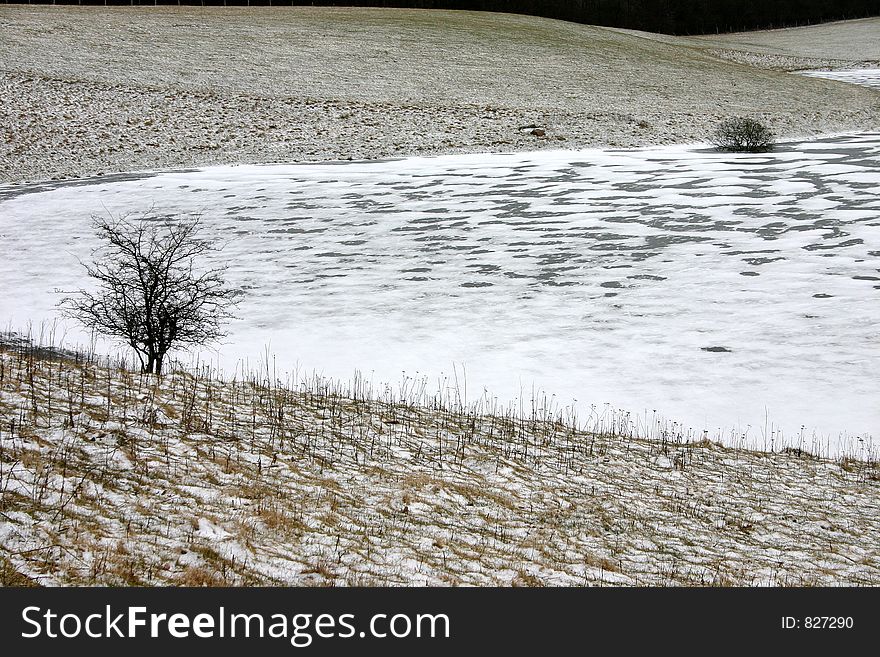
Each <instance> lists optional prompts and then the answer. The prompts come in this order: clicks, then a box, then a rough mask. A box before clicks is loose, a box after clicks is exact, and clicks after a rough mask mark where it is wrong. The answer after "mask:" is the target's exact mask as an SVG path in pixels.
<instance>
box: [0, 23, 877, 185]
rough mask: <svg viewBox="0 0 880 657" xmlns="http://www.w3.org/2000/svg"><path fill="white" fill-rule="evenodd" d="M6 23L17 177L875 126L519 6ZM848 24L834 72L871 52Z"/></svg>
mask: <svg viewBox="0 0 880 657" xmlns="http://www.w3.org/2000/svg"><path fill="white" fill-rule="evenodd" d="M857 23H858V24H859V25H861V23H859V22H857ZM877 24H878V23H877V21H873V22H871V21H868V22H866V23H865V25H866V26H867V27H866V29H867V32H866V34H867V33H868V32H870V30H871V26H874V28H876V25H877ZM847 25H849V24H847ZM819 27H822V26H819ZM811 29H818V28H806V29H805V30H801V31H797V30H795V31H793V32H794V33H795V35H794V36H792V37H789V40H788V42H787V43H788V45H789V47H788V49H787V53H788V54H787V55H786V56H788V57H791V56H793V55H792V53H797V52H798V50H799V49H800V48H801V47H802V46H804V44H810V43H812V42H813V41H814V39H813V37H812V34H813V33H812V32H810V30H811ZM860 29H861V28H860ZM0 31H2V33H3V35H4V38H3V40H2V41H0V97H2V101H3V102H2V103H0V125H2V126H4V130H5V134H6V135H7V139H5V140H0V180H5V181H19V180H26V179H30V180H34V179H45V178H51V177H60V176H82V175H93V174H95V173H98V172H109V171H130V170H136V169H149V168H163V167H187V166H193V165H205V164H212V163H236V162H278V161H301V160H327V159H346V158H354V159H363V158H385V157H398V156H405V155H416V154H418V155H424V154H431V153H445V152H474V151H478V152H491V151H513V150H528V149H542V148H579V147H586V146H599V145H606V146H624V147H631V146H638V145H645V144H659V143H670V142H699V141H704V140H705V139H707V137H708V136H709V135H710V134H711V132H712V130H713V129H714V128H715V126H717V124H718V123H719V122H720V121H721V120H722V119H724V118H726V117H729V116H735V115H750V116H755V117H757V118H760V119H763V120H765V121H766V122H768V123H769V124H770V125H771V127H772V128H773V129H774V130H776V132H777V133H779V134H780V135H783V136H799V135H810V134H816V133H821V132H841V131H846V130H869V129H873V128H876V125H877V122H878V119H880V95H878V94H877V92H876V91H873V90H870V89H864V88H859V87H856V86H854V85H846V84H842V83H838V82H831V81H827V80H818V79H812V78H806V77H804V76H796V75H790V74H788V73H786V72H784V71H779V70H770V69H767V68H759V67H755V66H752V65H747V64H751V63H753V62H751V61H749V62H747V63H746V64H744V63H741V62H740V61H730V60H729V59H725V58H724V57H723V56H719V54H722V55H723V53H720V51H730V50H736V51H737V52H740V51H745V52H752V51H751V50H749V47H748V46H747V45H746V46H740V45H737V46H735V47H734V46H731V45H730V44H729V43H727V42H724V43H722V44H719V43H716V42H714V41H710V42H704V41H703V40H700V39H685V38H676V37H659V36H657V35H651V34H648V33H645V32H632V31H627V30H617V29H612V28H599V27H591V26H586V25H577V24H574V23H566V22H562V21H555V20H548V19H542V18H533V17H528V16H516V15H511V14H491V13H481V12H451V11H445V12H444V11H419V10H382V9H357V8H349V9H341V8H336V9H333V8H330V9H327V8H306V7H302V8H289V7H288V8H277V7H276V8H268V7H266V8H253V7H252V8H240V7H239V8H235V7H230V8H225V9H223V8H202V7H158V8H154V7H149V8H138V7H134V8H132V7H115V8H114V7H108V8H103V7H100V8H99V7H62V6H53V7H47V6H43V7H25V6H16V7H13V6H0ZM843 33H845V31H844V32H843ZM843 33H841V34H837V35H836V36H835V39H836V40H837V41H838V42H839V43H843V44H847V45H846V46H845V47H844V46H841V45H838V46H837V47H836V49H835V50H834V52H833V53H832V54H833V55H834V57H835V60H834V61H835V62H837V63H838V64H839V63H840V58H841V56H842V55H847V56H848V57H849V59H848V60H847V61H849V62H850V64H853V63H858V62H860V61H862V60H863V59H864V58H865V57H866V56H870V55H872V54H875V50H876V49H873V50H872V49H871V48H870V47H869V48H867V49H866V48H862V47H860V44H863V43H864V41H865V40H866V39H869V36H865V38H857V39H853V40H850V39H844V38H840V37H842V34H843ZM798 44H800V45H798ZM847 48H848V50H847ZM759 54H760V53H759ZM762 56H763V55H762ZM758 59H761V57H758ZM814 59H815V58H814ZM535 125H538V126H540V127H542V128H544V129H545V132H546V134H545V135H544V136H542V137H536V136H533V135H531V134H530V128H528V127H529V126H535Z"/></svg>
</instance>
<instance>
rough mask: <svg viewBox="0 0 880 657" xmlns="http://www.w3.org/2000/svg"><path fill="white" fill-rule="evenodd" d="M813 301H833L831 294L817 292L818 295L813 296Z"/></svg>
mask: <svg viewBox="0 0 880 657" xmlns="http://www.w3.org/2000/svg"><path fill="white" fill-rule="evenodd" d="M813 298H814V299H833V298H834V295H833V294H825V293H824V292H819V293H818V294H814V295H813Z"/></svg>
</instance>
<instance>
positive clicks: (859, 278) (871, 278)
mask: <svg viewBox="0 0 880 657" xmlns="http://www.w3.org/2000/svg"><path fill="white" fill-rule="evenodd" d="M852 279H853V280H854V281H880V276H853V277H852Z"/></svg>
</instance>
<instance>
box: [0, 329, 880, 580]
mask: <svg viewBox="0 0 880 657" xmlns="http://www.w3.org/2000/svg"><path fill="white" fill-rule="evenodd" d="M417 396H418V395H417ZM570 421H571V418H566V417H564V416H555V415H554V413H552V412H547V411H545V410H542V409H541V408H540V407H535V408H533V409H532V410H531V411H529V410H526V411H525V412H513V411H510V410H505V409H498V408H490V407H487V406H481V405H474V406H471V407H469V408H460V407H457V405H456V404H455V403H454V397H453V398H448V397H439V396H431V395H428V396H423V397H421V398H420V400H419V403H414V401H413V398H412V395H411V394H409V393H408V392H407V391H391V390H378V391H371V390H370V389H369V387H368V386H367V385H366V384H365V383H364V382H363V381H360V382H356V383H355V384H353V385H352V386H349V387H348V388H343V387H339V386H336V385H334V384H332V383H330V382H327V381H321V380H311V381H308V382H305V383H301V384H299V385H297V384H295V382H291V381H287V382H286V383H284V382H282V381H280V380H279V377H278V375H277V374H275V373H274V372H273V373H271V374H270V373H263V374H259V373H252V374H251V375H249V376H246V377H243V378H241V377H240V378H238V380H227V381H221V380H218V379H216V378H215V377H213V376H212V375H211V373H210V372H199V373H194V372H184V371H177V372H175V373H174V374H172V375H168V376H166V377H164V378H162V379H161V380H157V379H154V378H152V377H151V376H146V375H139V374H134V373H132V372H130V371H128V370H126V369H124V368H122V367H120V366H118V365H114V366H106V365H101V364H98V363H96V362H93V361H91V360H90V359H88V358H86V357H82V356H77V357H73V356H71V355H61V356H59V355H58V354H57V352H52V351H46V350H36V349H33V348H31V347H29V346H27V345H21V344H19V345H17V346H9V345H8V344H7V346H5V347H3V348H2V350H0V492H2V498H0V516H2V520H3V522H2V523H0V566H2V567H0V582H2V583H4V584H10V583H13V584H22V583H35V584H42V585H63V584H90V585H95V584H100V585H142V584H147V585H149V584H185V585H202V584H209V585H252V584H273V585H274V584H298V585H303V584H305V585H381V584H391V585H422V584H429V585H448V584H453V585H454V584H473V585H490V584H498V585H634V584H642V585H707V584H708V585H734V584H736V585H804V584H806V585H814V584H826V585H828V584H835V585H836V584H858V585H877V584H880V549H878V546H880V508H878V499H880V496H878V486H880V469H878V464H877V463H876V462H865V461H859V460H856V459H852V458H844V459H841V460H839V461H829V460H823V459H818V458H815V457H812V456H810V455H809V454H806V453H804V452H799V451H797V450H786V451H785V452H784V453H761V452H751V451H745V450H737V449H729V448H722V447H720V446H718V445H716V444H713V443H711V442H708V441H706V442H702V443H698V444H683V443H682V442H681V441H680V440H679V439H677V437H676V436H659V437H658V440H656V441H644V440H635V439H632V438H628V437H625V436H619V435H615V430H614V429H615V428H614V427H613V426H609V427H608V428H607V431H605V432H603V433H601V434H586V433H583V432H579V431H577V430H574V429H573V428H572V427H571V425H570Z"/></svg>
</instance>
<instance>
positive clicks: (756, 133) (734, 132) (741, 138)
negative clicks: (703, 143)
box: [712, 117, 773, 153]
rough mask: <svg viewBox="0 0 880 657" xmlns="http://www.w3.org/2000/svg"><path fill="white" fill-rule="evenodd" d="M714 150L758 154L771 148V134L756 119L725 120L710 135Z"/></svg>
mask: <svg viewBox="0 0 880 657" xmlns="http://www.w3.org/2000/svg"><path fill="white" fill-rule="evenodd" d="M712 143H713V144H714V145H715V148H717V149H719V150H722V151H737V152H745V153H760V152H762V151H769V150H771V149H772V148H773V132H771V130H770V129H769V128H768V127H767V126H765V125H764V124H763V123H761V122H760V121H758V120H756V119H749V118H745V117H738V118H733V119H727V120H725V121H723V122H722V123H721V125H719V126H718V128H717V129H716V130H715V134H714V135H712Z"/></svg>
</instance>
